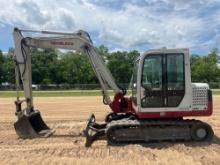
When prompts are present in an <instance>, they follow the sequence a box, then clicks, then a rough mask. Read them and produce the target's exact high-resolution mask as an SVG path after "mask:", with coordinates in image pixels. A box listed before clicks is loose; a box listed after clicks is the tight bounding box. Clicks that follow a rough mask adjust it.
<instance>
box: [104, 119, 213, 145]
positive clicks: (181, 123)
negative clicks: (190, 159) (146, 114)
mask: <svg viewBox="0 0 220 165" xmlns="http://www.w3.org/2000/svg"><path fill="white" fill-rule="evenodd" d="M201 124H202V125H205V126H207V127H208V128H209V133H208V134H209V135H208V136H209V139H210V138H212V137H213V130H212V128H211V127H210V126H209V125H208V124H207V123H204V122H202V121H200V120H195V119H186V120H182V119H179V120H178V119H177V120H172V119H170V120H165V119H164V120H163V119H162V120H155V119H149V120H130V119H122V120H116V121H112V122H110V123H108V124H107V128H106V139H107V141H108V144H111V145H120V144H124V143H137V142H146V141H140V140H137V139H135V138H134V139H133V140H128V139H126V137H124V138H123V139H117V134H120V132H119V131H118V130H120V129H129V128H132V129H134V128H135V129H139V128H141V129H143V128H146V129H149V128H153V129H156V128H158V127H159V128H161V127H162V128H166V127H169V126H172V127H182V128H187V129H186V131H188V132H183V133H188V134H190V132H189V131H190V129H191V128H192V127H194V126H196V125H201ZM116 129H117V134H116V133H114V132H113V131H114V130H116ZM118 132H119V133H118ZM113 135H114V139H113V138H112V136H113ZM209 139H205V140H209ZM179 140H180V139H173V138H172V137H171V138H170V139H169V140H168V141H179ZM182 140H183V141H193V140H194V141H196V140H195V139H192V137H191V136H190V138H189V139H182ZM148 141H155V139H151V140H148ZM158 141H163V140H158ZM166 141H167V140H166Z"/></svg>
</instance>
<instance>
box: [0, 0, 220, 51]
mask: <svg viewBox="0 0 220 165" xmlns="http://www.w3.org/2000/svg"><path fill="white" fill-rule="evenodd" d="M0 6H1V10H0V49H1V50H2V51H3V52H7V51H8V49H9V47H13V45H14V43H13V38H12V31H13V28H14V27H19V28H23V29H32V30H52V31H62V32H75V31H77V30H79V29H83V30H85V31H87V32H89V33H90V35H91V38H92V40H93V42H94V44H95V45H96V46H99V45H102V44H103V45H105V46H107V47H108V48H109V50H110V51H111V52H113V51H117V50H120V51H122V50H123V51H130V50H134V49H135V50H138V51H140V52H144V51H146V50H148V49H152V48H161V47H167V48H180V47H181V48H182V47H183V48H189V49H190V52H191V53H194V54H203V55H204V54H207V53H208V52H209V51H210V50H211V49H212V48H213V47H216V48H219V49H220V0H196V1H193V0H65V1H64V0H35V1H34V0H0Z"/></svg>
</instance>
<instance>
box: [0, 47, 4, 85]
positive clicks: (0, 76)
mask: <svg viewBox="0 0 220 165" xmlns="http://www.w3.org/2000/svg"><path fill="white" fill-rule="evenodd" d="M3 63H4V56H3V54H2V51H1V50H0V85H1V83H3V82H4V72H3Z"/></svg>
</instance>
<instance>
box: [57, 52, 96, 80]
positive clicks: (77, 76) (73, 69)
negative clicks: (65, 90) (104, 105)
mask: <svg viewBox="0 0 220 165" xmlns="http://www.w3.org/2000/svg"><path fill="white" fill-rule="evenodd" d="M59 69H60V70H61V72H62V74H63V80H64V82H66V83H69V84H88V83H97V79H96V76H95V74H94V71H93V69H92V67H91V64H90V63H89V60H88V58H87V57H86V56H84V55H82V54H81V53H79V52H67V53H65V54H64V55H63V57H62V58H61V59H60V62H59Z"/></svg>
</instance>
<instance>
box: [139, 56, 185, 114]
mask: <svg viewBox="0 0 220 165" xmlns="http://www.w3.org/2000/svg"><path fill="white" fill-rule="evenodd" d="M184 74H185V73H184V54H177V53H175V54H174V53H173V54H171V53H170V54H166V53H164V54H148V55H146V57H145V58H144V61H143V64H142V74H141V91H140V95H141V96H140V98H141V100H140V101H141V109H143V111H166V110H167V107H178V105H179V104H180V103H181V101H182V99H183V97H184V95H185V76H184Z"/></svg>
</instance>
